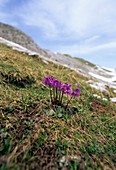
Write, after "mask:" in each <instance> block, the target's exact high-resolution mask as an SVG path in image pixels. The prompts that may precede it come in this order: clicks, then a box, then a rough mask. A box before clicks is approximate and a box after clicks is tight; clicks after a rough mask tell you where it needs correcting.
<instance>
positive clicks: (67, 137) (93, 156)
mask: <svg viewBox="0 0 116 170" xmlns="http://www.w3.org/2000/svg"><path fill="white" fill-rule="evenodd" d="M48 75H51V76H53V77H55V78H56V79H58V80H60V81H61V82H62V83H63V82H65V83H71V84H72V86H73V88H75V87H76V86H77V83H79V84H81V86H80V88H81V95H80V97H78V98H73V99H72V100H71V102H70V104H69V105H68V108H67V109H65V108H66V104H67V99H68V98H69V96H68V97H67V96H66V95H65V96H64V98H63V105H55V106H54V105H52V104H51V102H50V96H49V89H48V87H46V86H45V85H43V84H42V79H43V78H44V77H45V76H48ZM88 80H89V79H88V78H87V77H84V76H82V75H81V74H79V73H77V72H76V71H74V70H72V69H69V68H67V67H65V66H63V65H60V64H56V63H53V62H51V61H48V60H45V59H44V58H40V57H39V56H36V55H28V54H25V53H24V52H19V51H16V50H13V49H12V48H11V47H8V46H6V45H4V44H2V43H0V134H1V135H0V167H1V169H6V170H9V169H13V170H16V169H18V170H25V169H27V170H32V169H35V170H36V169H37V170H38V169H45V170H47V169H50V170H51V169H54V170H57V169H62V170H63V169H70V170H76V169H80V170H85V169H88V170H93V169H109V170H110V169H111V170H112V169H115V167H116V162H115V160H116V148H115V146H116V145H115V137H116V133H115V125H116V117H115V113H116V107H115V105H114V104H113V103H112V102H110V101H109V100H108V101H104V100H102V98H103V97H104V94H102V93H101V92H100V91H98V90H95V89H94V88H92V87H90V86H89V85H88V83H87V81H88ZM94 94H97V95H101V97H102V98H101V99H98V98H96V97H95V96H94Z"/></svg>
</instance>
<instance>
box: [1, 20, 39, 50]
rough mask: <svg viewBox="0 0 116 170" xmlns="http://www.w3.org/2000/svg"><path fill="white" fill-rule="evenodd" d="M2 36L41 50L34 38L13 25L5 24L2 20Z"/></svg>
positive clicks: (29, 47) (28, 47)
mask: <svg viewBox="0 0 116 170" xmlns="http://www.w3.org/2000/svg"><path fill="white" fill-rule="evenodd" d="M0 37H2V38H5V39H7V40H9V41H12V42H15V43H17V44H19V45H21V46H23V47H25V48H27V49H29V50H32V51H36V52H39V51H40V48H39V46H38V45H37V44H36V43H35V42H34V41H33V40H32V38H31V37H30V36H28V35H26V34H25V33H24V32H22V31H20V30H19V29H17V28H14V27H13V26H10V25H7V24H3V23H1V22H0Z"/></svg>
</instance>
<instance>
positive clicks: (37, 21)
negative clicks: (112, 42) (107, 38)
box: [19, 0, 116, 40]
mask: <svg viewBox="0 0 116 170" xmlns="http://www.w3.org/2000/svg"><path fill="white" fill-rule="evenodd" d="M115 7H116V1H114V0H97V1H93V0H64V1H62V0H54V1H53V0H39V1H37V0H29V1H27V4H26V5H24V6H23V7H21V9H20V12H19V13H20V14H21V15H20V16H21V17H22V18H23V19H24V22H25V23H26V24H28V25H35V26H37V27H38V28H40V29H41V30H43V31H44V33H45V36H46V34H47V35H48V38H50V37H51V38H53V37H56V38H61V39H62V38H67V36H69V38H70V39H77V40H79V39H80V38H85V37H86V38H87V37H91V36H94V35H96V34H98V35H99V34H112V33H114V32H115V33H116V22H115V21H116V11H115Z"/></svg>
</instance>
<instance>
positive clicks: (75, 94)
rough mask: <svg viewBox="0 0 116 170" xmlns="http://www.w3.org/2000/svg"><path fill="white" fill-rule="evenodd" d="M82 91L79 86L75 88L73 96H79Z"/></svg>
mask: <svg viewBox="0 0 116 170" xmlns="http://www.w3.org/2000/svg"><path fill="white" fill-rule="evenodd" d="M80 92H81V91H80V89H79V88H77V89H75V90H73V91H72V93H71V96H73V97H79V96H80Z"/></svg>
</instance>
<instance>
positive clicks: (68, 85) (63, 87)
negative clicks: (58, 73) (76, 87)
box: [60, 83, 71, 93]
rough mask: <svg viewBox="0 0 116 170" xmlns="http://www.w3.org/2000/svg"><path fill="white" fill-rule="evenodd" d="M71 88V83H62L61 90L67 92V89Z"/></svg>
mask: <svg viewBox="0 0 116 170" xmlns="http://www.w3.org/2000/svg"><path fill="white" fill-rule="evenodd" d="M70 88H71V84H67V83H63V84H61V87H60V90H61V91H62V92H64V93H66V91H68V90H70Z"/></svg>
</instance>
